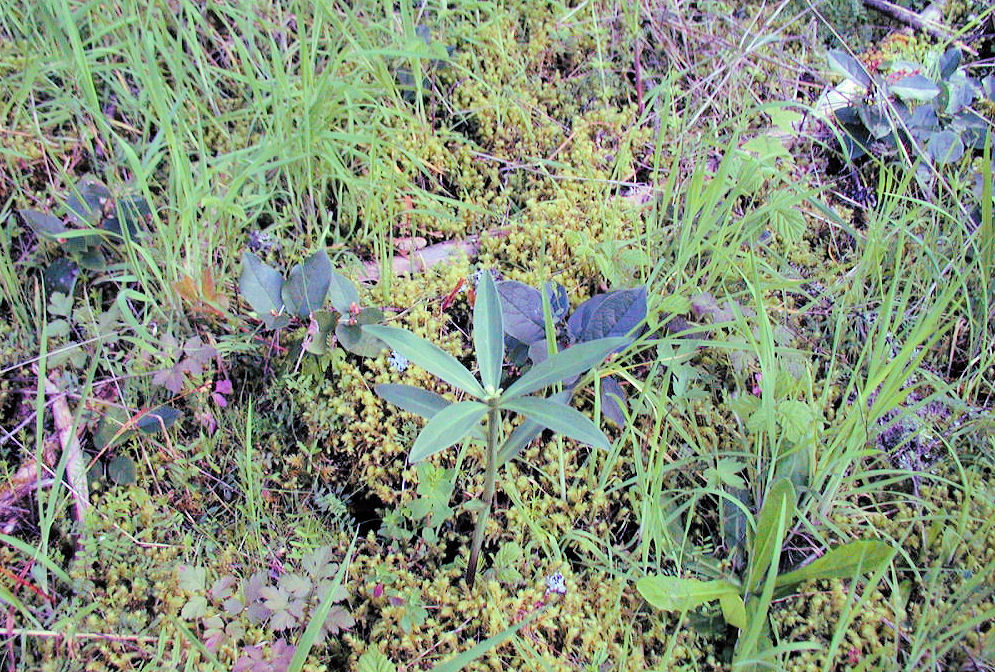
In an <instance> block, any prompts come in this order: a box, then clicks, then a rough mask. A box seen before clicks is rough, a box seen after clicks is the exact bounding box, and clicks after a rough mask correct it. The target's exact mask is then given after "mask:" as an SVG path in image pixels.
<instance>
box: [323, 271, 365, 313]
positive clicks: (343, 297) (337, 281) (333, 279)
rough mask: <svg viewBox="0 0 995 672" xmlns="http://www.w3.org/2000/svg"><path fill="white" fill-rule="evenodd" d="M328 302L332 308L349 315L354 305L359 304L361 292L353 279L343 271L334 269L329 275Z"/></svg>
mask: <svg viewBox="0 0 995 672" xmlns="http://www.w3.org/2000/svg"><path fill="white" fill-rule="evenodd" d="M328 302H329V303H331V304H332V308H334V309H335V310H337V311H339V312H340V313H342V314H343V315H347V314H348V313H349V310H350V309H351V308H352V306H353V305H356V306H358V305H359V292H358V291H357V290H356V285H354V284H352V280H350V279H349V278H347V277H345V276H344V275H342V274H341V273H336V272H335V271H332V272H331V274H330V276H329V284H328Z"/></svg>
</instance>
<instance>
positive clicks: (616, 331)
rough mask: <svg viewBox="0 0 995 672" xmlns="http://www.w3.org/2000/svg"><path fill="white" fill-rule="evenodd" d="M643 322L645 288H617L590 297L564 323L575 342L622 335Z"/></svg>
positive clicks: (644, 316)
mask: <svg viewBox="0 0 995 672" xmlns="http://www.w3.org/2000/svg"><path fill="white" fill-rule="evenodd" d="M644 319H646V287H645V286H642V287H636V288H634V289H621V290H617V291H614V292H608V293H607V294H598V295H597V296H593V297H591V298H590V299H588V300H587V301H585V302H584V303H582V304H581V305H580V306H578V307H577V310H576V311H574V314H573V315H571V316H570V319H569V320H567V327H568V328H569V329H570V333H572V334H573V335H574V337H575V338H576V339H577V340H578V341H582V342H583V341H593V340H595V339H599V338H607V337H610V336H626V335H628V334H629V333H630V332H631V331H632V330H633V329H635V328H636V327H637V326H639V325H640V324H641V323H642V321H643V320H644Z"/></svg>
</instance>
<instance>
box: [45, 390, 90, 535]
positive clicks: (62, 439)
mask: <svg viewBox="0 0 995 672" xmlns="http://www.w3.org/2000/svg"><path fill="white" fill-rule="evenodd" d="M45 394H47V395H48V397H49V398H50V399H51V401H52V415H53V417H54V418H55V429H56V431H58V433H59V443H60V444H61V445H62V452H63V455H65V459H66V482H67V483H68V484H69V491H70V492H71V493H72V497H73V507H74V509H75V512H76V520H79V521H82V520H83V519H84V518H85V517H86V510H87V509H88V508H89V507H90V493H89V489H88V488H87V485H86V459H85V456H84V455H83V446H81V445H80V442H79V437H78V436H77V435H76V432H75V431H74V430H73V414H72V413H71V412H70V411H69V404H67V403H66V393H65V391H63V390H60V389H59V386H58V385H56V383H55V378H54V374H53V376H52V377H50V378H49V379H48V380H46V381H45Z"/></svg>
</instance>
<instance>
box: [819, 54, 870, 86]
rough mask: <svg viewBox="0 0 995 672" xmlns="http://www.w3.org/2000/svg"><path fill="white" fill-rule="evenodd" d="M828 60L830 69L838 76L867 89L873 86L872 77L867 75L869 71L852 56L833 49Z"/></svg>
mask: <svg viewBox="0 0 995 672" xmlns="http://www.w3.org/2000/svg"><path fill="white" fill-rule="evenodd" d="M828 58H829V67H830V68H832V69H833V71H834V72H836V73H837V74H840V75H842V76H843V77H846V78H847V79H849V80H851V81H854V82H856V83H857V84H860V85H861V86H863V87H864V88H865V89H866V88H868V87H869V86H870V85H871V77H870V75H869V74H867V69H866V68H865V67H864V66H863V65H862V64H861V63H860V61H858V60H857V59H855V58H854V57H853V56H851V55H850V54H848V53H846V52H845V51H840V50H839V49H833V50H831V51H830V52H829V54H828Z"/></svg>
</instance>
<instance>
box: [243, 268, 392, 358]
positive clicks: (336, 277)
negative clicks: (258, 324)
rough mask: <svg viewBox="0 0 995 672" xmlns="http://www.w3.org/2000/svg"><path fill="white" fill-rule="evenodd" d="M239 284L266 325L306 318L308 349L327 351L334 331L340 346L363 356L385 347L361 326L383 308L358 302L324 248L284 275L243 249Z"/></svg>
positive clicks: (281, 325) (375, 318)
mask: <svg viewBox="0 0 995 672" xmlns="http://www.w3.org/2000/svg"><path fill="white" fill-rule="evenodd" d="M238 287H239V291H240V292H241V293H242V296H244V297H245V299H246V301H248V302H249V305H250V306H252V309H253V310H254V311H255V312H256V316H257V317H259V319H260V320H262V322H263V325H264V326H265V327H266V328H267V329H282V328H284V327H286V326H289V325H290V323H291V321H292V320H293V319H300V320H308V331H307V337H306V338H305V339H304V344H303V347H304V349H305V350H307V351H308V352H310V353H313V354H315V355H323V354H325V353H326V352H328V346H329V336H330V335H331V334H332V333H334V334H335V338H336V340H337V341H338V343H339V344H341V345H342V347H343V348H345V349H346V350H348V351H349V352H352V353H354V354H357V355H359V356H361V357H375V356H376V355H378V354H379V353H380V351H381V350H383V347H384V346H383V343H381V342H380V341H378V340H377V339H376V338H373V337H372V336H369V335H367V334H365V333H364V332H363V330H362V327H363V325H367V324H378V323H379V322H381V321H382V320H383V313H382V312H381V311H380V310H378V309H376V308H369V307H367V308H362V307H360V305H359V292H358V291H357V289H356V286H355V285H354V284H353V283H352V282H351V281H350V280H349V279H348V278H346V277H345V276H343V275H341V274H340V273H336V272H335V271H333V270H332V262H331V261H330V260H329V258H328V253H327V252H326V251H325V250H324V249H321V250H318V251H317V252H315V253H314V254H313V255H311V256H310V257H308V258H307V259H305V260H304V261H303V262H302V263H300V264H297V265H296V266H294V267H293V268H292V269H291V270H290V274H289V275H288V276H287V277H286V278H284V277H283V275H282V274H281V273H280V272H279V271H277V270H276V269H275V268H273V267H272V266H269V265H268V264H266V263H264V262H263V261H262V260H261V259H260V258H259V257H257V256H256V255H254V254H252V253H251V252H244V253H243V254H242V275H241V277H240V278H239V282H238ZM326 301H327V303H329V304H331V309H328V308H326V307H325V303H326Z"/></svg>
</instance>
